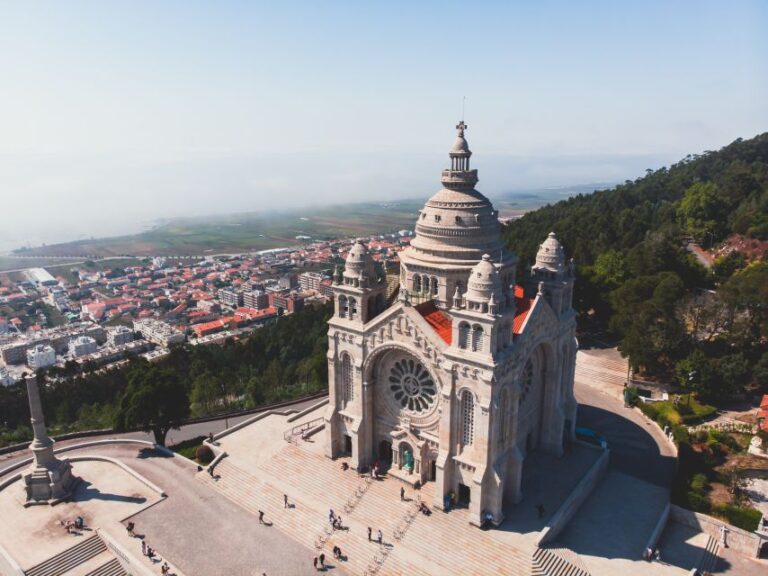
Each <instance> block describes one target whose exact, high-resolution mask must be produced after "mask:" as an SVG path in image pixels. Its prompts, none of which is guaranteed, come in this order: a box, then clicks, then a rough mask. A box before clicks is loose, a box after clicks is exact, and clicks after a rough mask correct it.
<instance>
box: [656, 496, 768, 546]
mask: <svg viewBox="0 0 768 576" xmlns="http://www.w3.org/2000/svg"><path fill="white" fill-rule="evenodd" d="M670 517H671V518H672V519H673V520H674V521H675V522H678V523H680V524H683V525H684V526H690V527H691V528H695V529H697V530H701V531H702V532H704V533H705V534H708V535H710V536H712V538H714V539H716V540H717V541H718V542H719V541H720V528H721V527H722V526H725V528H726V530H727V533H726V543H727V545H728V548H732V549H733V550H735V551H736V552H738V553H739V554H743V555H744V556H748V557H750V558H758V557H759V555H760V546H761V545H762V543H763V542H765V539H764V538H761V537H760V536H759V535H758V534H755V533H754V532H747V531H746V530H742V529H741V528H736V526H731V525H730V524H726V523H725V522H723V521H722V520H718V519H717V518H712V516H707V515H706V514H701V513H699V512H693V511H692V510H686V509H685V508H680V506H675V505H674V504H672V505H671V506H670Z"/></svg>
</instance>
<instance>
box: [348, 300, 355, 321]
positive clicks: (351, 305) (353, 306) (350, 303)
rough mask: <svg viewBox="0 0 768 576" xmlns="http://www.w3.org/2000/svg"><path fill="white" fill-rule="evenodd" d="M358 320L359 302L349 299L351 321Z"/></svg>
mask: <svg viewBox="0 0 768 576" xmlns="http://www.w3.org/2000/svg"><path fill="white" fill-rule="evenodd" d="M355 318H357V300H355V299H354V298H350V299H349V319H350V320H354V319H355Z"/></svg>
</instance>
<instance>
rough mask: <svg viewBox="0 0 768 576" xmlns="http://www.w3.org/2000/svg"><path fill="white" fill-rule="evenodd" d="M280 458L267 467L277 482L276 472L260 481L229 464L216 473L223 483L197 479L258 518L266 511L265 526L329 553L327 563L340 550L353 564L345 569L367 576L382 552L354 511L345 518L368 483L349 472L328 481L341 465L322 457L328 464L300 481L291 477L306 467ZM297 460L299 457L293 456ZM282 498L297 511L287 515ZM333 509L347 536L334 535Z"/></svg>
mask: <svg viewBox="0 0 768 576" xmlns="http://www.w3.org/2000/svg"><path fill="white" fill-rule="evenodd" d="M285 450H286V451H288V452H291V453H293V451H294V450H296V451H299V452H301V451H300V449H298V448H296V447H295V446H293V445H287V446H286V447H285ZM281 455H282V452H281V454H280V455H278V456H276V457H275V458H273V459H272V460H271V461H270V463H271V465H270V466H268V468H275V467H276V468H277V472H279V473H280V474H281V475H280V476H278V477H274V476H272V473H271V472H275V471H276V470H271V471H270V470H265V471H262V470H260V471H259V477H258V478H257V477H255V476H254V475H252V474H249V473H248V472H246V471H244V470H242V469H241V468H239V467H238V466H237V465H235V464H234V463H232V462H231V461H229V459H227V458H225V459H224V460H222V461H221V462H220V463H219V465H218V466H217V467H216V475H217V476H218V479H216V478H211V477H210V475H208V474H206V473H204V472H203V473H200V474H198V475H197V476H196V478H197V479H198V480H200V481H201V482H204V483H206V484H208V485H210V486H211V487H212V488H214V489H215V490H217V491H219V492H220V493H221V494H222V495H224V496H226V497H227V498H229V499H230V500H231V501H232V502H234V503H235V504H237V505H238V506H240V507H241V508H243V509H245V510H247V511H249V512H251V513H252V514H254V515H256V516H258V513H259V510H262V511H264V513H265V520H266V521H267V522H273V523H274V528H276V529H278V530H280V531H281V532H284V533H285V534H287V535H288V536H290V537H291V538H292V539H293V540H295V541H297V542H299V543H301V544H303V545H304V546H306V547H307V548H309V549H311V550H314V551H315V553H316V554H320V552H324V553H325V555H326V557H327V561H332V560H333V558H332V554H331V550H332V548H333V547H334V546H339V547H340V548H341V550H342V552H343V554H344V555H345V556H346V557H347V558H348V560H347V561H346V562H344V563H343V564H342V567H343V568H344V569H345V570H347V571H349V572H350V573H352V574H363V573H364V572H365V570H366V568H367V566H368V564H369V561H370V560H371V559H372V558H373V556H374V555H375V553H376V552H377V551H378V549H379V547H378V545H377V544H375V543H371V542H368V538H367V529H366V528H367V527H366V526H363V525H362V524H360V523H356V522H354V520H353V518H352V517H353V516H354V511H352V512H351V513H345V512H344V505H345V504H346V503H347V501H348V500H349V498H350V495H351V494H352V493H354V491H355V490H356V489H357V488H358V487H359V486H360V484H361V483H364V482H363V480H362V479H361V478H359V477H358V475H357V473H356V472H354V471H352V470H348V471H347V472H346V473H344V474H343V475H341V476H342V477H341V478H339V477H338V476H339V475H340V474H339V473H337V474H335V475H334V476H335V477H334V480H333V481H330V480H329V479H328V478H327V476H328V470H327V466H328V465H331V466H332V467H333V468H334V469H335V468H336V466H337V464H338V463H336V462H333V461H331V460H327V459H325V458H323V457H322V456H318V457H319V458H321V459H322V460H324V462H320V463H318V464H319V465H318V466H317V467H316V468H315V469H313V473H307V470H306V469H305V470H303V473H302V474H300V475H299V476H297V475H295V474H292V472H291V471H292V470H293V469H294V468H293V467H294V466H299V467H301V462H297V461H294V460H297V459H296V458H290V457H285V456H283V457H282V458H281V457H280V456H281ZM293 456H297V454H296V453H293ZM301 456H302V458H298V460H304V457H307V458H309V459H312V457H313V456H315V455H313V454H308V453H306V452H304V453H303V454H301ZM275 460H276V462H275ZM334 472H336V470H334ZM278 486H279V488H278ZM283 494H288V497H289V502H290V503H291V504H292V505H293V507H292V508H290V509H287V510H286V509H285V508H284V507H283ZM358 505H359V503H358ZM320 506H322V508H320ZM329 509H333V510H335V511H336V512H337V514H341V515H342V521H343V524H344V526H345V527H346V528H348V529H347V530H341V531H335V530H333V529H332V528H331V527H330V524H329V522H328V511H329Z"/></svg>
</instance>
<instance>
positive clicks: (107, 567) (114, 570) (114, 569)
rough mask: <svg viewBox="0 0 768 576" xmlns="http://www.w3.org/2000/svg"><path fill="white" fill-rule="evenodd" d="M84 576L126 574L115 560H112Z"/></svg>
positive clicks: (122, 575)
mask: <svg viewBox="0 0 768 576" xmlns="http://www.w3.org/2000/svg"><path fill="white" fill-rule="evenodd" d="M85 576H128V573H127V572H126V571H125V570H124V569H123V567H122V566H121V565H120V562H118V561H117V558H112V560H110V561H109V562H107V563H105V564H102V565H101V566H99V567H98V568H96V570H93V571H92V572H88V573H87V574H86V575H85Z"/></svg>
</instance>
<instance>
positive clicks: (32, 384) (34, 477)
mask: <svg viewBox="0 0 768 576" xmlns="http://www.w3.org/2000/svg"><path fill="white" fill-rule="evenodd" d="M26 383H27V396H28V397H29V413H30V416H31V418H30V421H31V422H32V430H33V432H34V440H33V441H32V444H30V445H29V449H30V450H31V451H32V457H33V462H32V465H31V466H30V467H29V468H28V469H27V471H26V472H25V473H24V474H23V475H22V480H23V481H24V482H23V487H24V501H25V504H24V505H25V506H31V505H33V504H56V503H58V502H61V501H62V500H65V499H66V498H68V497H69V496H70V495H71V494H72V490H73V489H74V487H75V485H76V484H77V480H78V479H77V478H76V477H75V476H73V475H72V465H71V464H70V463H69V461H68V460H59V459H58V458H56V455H55V454H54V453H53V444H54V442H53V439H52V438H51V437H50V436H48V432H47V430H46V429H45V420H44V418H43V407H42V403H41V402H40V390H39V389H38V387H37V378H36V377H35V376H29V377H27V378H26Z"/></svg>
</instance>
